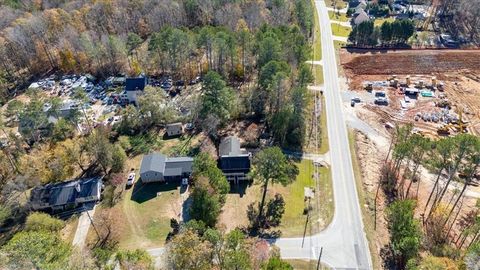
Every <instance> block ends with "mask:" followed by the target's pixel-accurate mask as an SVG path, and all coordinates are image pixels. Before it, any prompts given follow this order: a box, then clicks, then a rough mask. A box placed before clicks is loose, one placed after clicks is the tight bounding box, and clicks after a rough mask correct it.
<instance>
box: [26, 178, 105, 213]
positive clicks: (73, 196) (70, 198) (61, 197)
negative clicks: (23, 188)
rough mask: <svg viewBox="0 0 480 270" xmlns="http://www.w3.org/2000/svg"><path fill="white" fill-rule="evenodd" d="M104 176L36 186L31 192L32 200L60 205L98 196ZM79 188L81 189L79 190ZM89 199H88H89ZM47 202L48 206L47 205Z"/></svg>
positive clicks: (39, 203)
mask: <svg viewBox="0 0 480 270" xmlns="http://www.w3.org/2000/svg"><path fill="white" fill-rule="evenodd" d="M101 184H102V177H93V178H83V179H78V180H71V181H66V182H61V183H57V184H48V185H45V186H40V187H36V188H34V189H33V190H32V192H31V197H30V201H31V202H32V205H33V206H34V208H35V205H42V206H43V207H40V208H44V207H48V206H60V205H66V204H70V203H75V202H76V201H77V200H81V199H85V198H88V197H97V196H98V195H99V194H98V192H99V185H101ZM77 188H79V190H80V191H78V190H77ZM87 201H88V200H87ZM45 204H47V205H48V206H45Z"/></svg>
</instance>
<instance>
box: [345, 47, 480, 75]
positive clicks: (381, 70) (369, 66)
mask: <svg viewBox="0 0 480 270" xmlns="http://www.w3.org/2000/svg"><path fill="white" fill-rule="evenodd" d="M352 52H353V53H349V52H347V51H345V50H343V51H342V57H341V63H342V65H343V68H344V69H346V70H347V71H349V72H351V74H354V75H378V74H388V75H391V74H398V75H399V74H432V73H445V72H457V71H460V70H470V71H479V70H480V51H478V50H472V51H469V50H418V51H417V50H410V51H394V52H388V53H386V52H377V53H358V51H357V52H356V51H352Z"/></svg>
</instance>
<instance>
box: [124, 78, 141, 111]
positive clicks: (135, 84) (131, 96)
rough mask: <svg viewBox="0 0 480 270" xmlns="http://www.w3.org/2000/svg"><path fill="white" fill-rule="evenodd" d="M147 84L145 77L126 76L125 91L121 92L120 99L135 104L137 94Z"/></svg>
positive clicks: (139, 93)
mask: <svg viewBox="0 0 480 270" xmlns="http://www.w3.org/2000/svg"><path fill="white" fill-rule="evenodd" d="M145 86H147V78H146V77H144V76H140V77H138V78H127V79H126V80H125V91H124V92H123V93H122V96H121V99H122V102H123V103H126V104H130V103H133V104H135V105H136V104H137V100H138V95H141V94H142V93H143V90H145Z"/></svg>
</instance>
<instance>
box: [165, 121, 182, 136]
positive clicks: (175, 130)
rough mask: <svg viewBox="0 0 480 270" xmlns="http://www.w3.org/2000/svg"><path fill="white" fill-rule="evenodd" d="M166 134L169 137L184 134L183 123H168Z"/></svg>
mask: <svg viewBox="0 0 480 270" xmlns="http://www.w3.org/2000/svg"><path fill="white" fill-rule="evenodd" d="M165 134H166V135H167V136H168V137H173V136H179V135H182V134H183V124H182V123H180V122H178V123H171V124H167V125H166V127H165Z"/></svg>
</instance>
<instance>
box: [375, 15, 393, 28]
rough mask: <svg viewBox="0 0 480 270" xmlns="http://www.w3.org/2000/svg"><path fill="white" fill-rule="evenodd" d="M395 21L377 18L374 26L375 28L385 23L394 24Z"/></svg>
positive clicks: (390, 18)
mask: <svg viewBox="0 0 480 270" xmlns="http://www.w3.org/2000/svg"><path fill="white" fill-rule="evenodd" d="M393 21H395V18H392V17H388V18H376V19H375V22H374V25H375V26H381V25H382V24H383V23H384V22H393Z"/></svg>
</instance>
